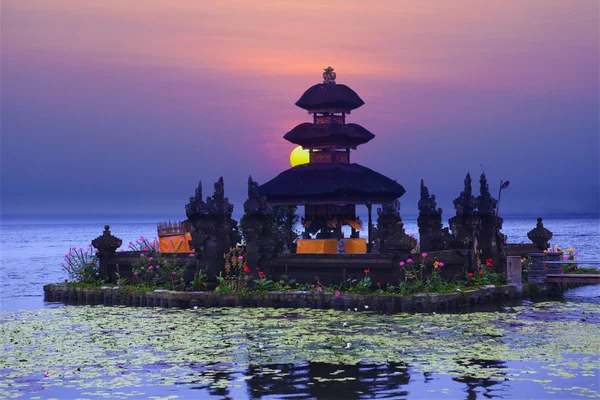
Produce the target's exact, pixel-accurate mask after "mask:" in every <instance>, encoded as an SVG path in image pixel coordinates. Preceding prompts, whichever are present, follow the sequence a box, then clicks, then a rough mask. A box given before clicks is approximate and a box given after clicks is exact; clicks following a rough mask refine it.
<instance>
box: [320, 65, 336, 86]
mask: <svg viewBox="0 0 600 400" xmlns="http://www.w3.org/2000/svg"><path fill="white" fill-rule="evenodd" d="M323 71H324V72H323V83H335V78H336V73H335V72H333V68H331V67H327V68H324V69H323Z"/></svg>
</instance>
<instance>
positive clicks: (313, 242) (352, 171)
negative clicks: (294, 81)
mask: <svg viewBox="0 0 600 400" xmlns="http://www.w3.org/2000/svg"><path fill="white" fill-rule="evenodd" d="M335 79H336V73H335V72H334V71H333V68H331V67H328V68H326V69H325V71H324V73H323V83H319V84H316V85H314V86H312V87H310V88H309V89H308V90H307V91H306V92H304V94H303V95H302V96H301V97H300V100H298V101H297V102H296V105H297V106H298V107H300V108H302V109H304V110H306V111H308V114H309V115H312V117H313V121H312V122H305V123H302V124H300V125H298V126H296V127H295V128H294V129H292V130H291V131H289V132H288V133H286V134H285V135H284V139H286V140H288V141H289V142H291V143H294V144H297V145H300V146H302V148H303V149H305V150H308V152H309V162H308V164H302V165H298V166H295V167H292V168H290V169H288V170H286V171H283V172H282V173H280V174H279V175H278V176H276V177H275V178H273V179H272V180H270V181H268V182H266V183H265V184H263V185H262V186H260V187H259V192H260V194H261V195H262V196H265V197H266V198H267V201H268V203H269V204H270V205H273V206H274V205H286V206H303V207H304V211H305V215H304V218H302V225H303V227H304V233H303V235H302V240H298V242H297V250H296V252H297V253H337V252H338V244H339V243H338V241H340V240H343V241H344V246H343V248H344V249H345V252H346V253H362V252H367V251H368V250H370V248H371V241H372V225H373V222H372V216H371V211H372V205H373V204H383V205H385V204H390V203H394V202H397V201H398V200H397V199H398V198H399V197H401V196H402V195H403V194H404V193H405V190H404V188H403V187H402V186H401V185H400V184H398V183H397V182H396V181H394V180H392V179H390V178H388V177H386V176H384V175H382V174H380V173H378V172H376V171H373V170H372V169H369V168H367V167H364V166H362V165H359V164H356V163H352V162H351V150H356V148H357V147H358V146H359V145H361V144H365V143H368V142H369V141H370V140H372V139H373V138H374V137H375V135H373V134H372V133H371V132H369V131H368V130H367V129H366V128H364V127H362V126H360V125H358V124H354V123H346V117H347V116H348V115H349V114H350V113H351V112H352V111H353V110H355V109H357V108H359V107H361V106H362V105H364V104H365V103H364V101H363V100H362V99H361V98H360V97H359V96H358V94H357V93H356V92H355V91H354V90H352V89H351V88H349V87H348V86H346V85H342V84H338V83H336V81H335ZM356 205H365V206H366V207H367V210H368V216H369V217H368V240H367V238H360V228H361V224H362V221H360V220H359V219H358V218H357V215H356ZM344 225H348V226H350V227H351V232H352V233H351V235H350V236H351V237H350V238H344V237H343V232H342V226H344ZM311 234H313V235H316V238H315V239H311Z"/></svg>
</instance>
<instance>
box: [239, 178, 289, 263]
mask: <svg viewBox="0 0 600 400" xmlns="http://www.w3.org/2000/svg"><path fill="white" fill-rule="evenodd" d="M242 230H243V233H244V239H245V240H246V254H247V260H248V265H249V266H250V267H255V268H256V267H258V268H261V269H263V270H264V269H265V268H266V267H267V266H268V262H269V261H270V260H271V259H273V258H274V257H275V256H276V255H277V254H279V253H280V252H282V251H283V250H284V243H285V240H283V238H280V237H279V235H278V233H277V228H276V225H275V215H274V213H273V209H272V208H271V206H270V205H269V203H268V202H267V198H266V197H264V196H260V193H259V192H258V183H256V182H254V181H253V180H252V177H251V176H250V177H248V200H246V202H245V203H244V216H243V217H242Z"/></svg>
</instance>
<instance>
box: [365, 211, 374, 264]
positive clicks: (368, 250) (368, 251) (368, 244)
mask: <svg viewBox="0 0 600 400" xmlns="http://www.w3.org/2000/svg"><path fill="white" fill-rule="evenodd" d="M365 205H366V206H367V210H369V226H368V228H367V235H368V236H369V238H368V240H367V253H370V252H371V245H372V242H371V240H372V237H371V229H372V226H373V219H372V217H371V208H372V204H371V203H370V202H367V203H365Z"/></svg>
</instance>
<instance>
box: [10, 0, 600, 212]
mask: <svg viewBox="0 0 600 400" xmlns="http://www.w3.org/2000/svg"><path fill="white" fill-rule="evenodd" d="M599 7H600V6H599V3H598V1H597V0H561V1H558V0H527V1H522V0H504V1H494V2H491V1H480V0H468V1H461V0H454V1H447V0H431V1H412V0H384V1H378V2H366V1H349V0H344V1H341V0H329V1H313V0H306V1H297V0H289V1H288V0H273V1H261V0H256V1H237V0H232V1H230V0H220V1H218V2H216V1H215V2H204V1H197V0H180V1H176V2H173V1H166V0H144V1H133V0H132V1H126V2H124V1H112V0H102V1H86V2H81V1H78V0H72V1H66V0H40V1H33V0H3V1H2V3H1V21H0V22H1V26H0V29H1V32H0V33H1V53H0V55H1V59H0V61H1V69H0V79H1V86H0V102H1V103H0V105H1V110H0V111H1V115H0V123H1V125H0V128H1V147H0V151H1V153H0V156H1V157H0V168H1V181H0V188H1V193H0V206H1V210H0V211H1V212H2V214H3V215H10V214H32V215H37V214H57V215H59V214H90V213H92V214H147V213H156V214H169V215H178V214H180V215H181V217H182V219H183V218H185V204H186V203H187V202H188V200H189V197H190V196H192V195H193V194H194V190H195V188H196V186H197V184H198V181H200V180H201V181H202V182H203V184H204V188H205V193H204V195H205V196H207V195H210V194H211V193H210V192H212V190H210V189H211V188H212V185H213V184H214V182H216V181H217V180H218V179H219V177H220V176H223V178H224V180H225V194H226V196H227V197H229V199H230V201H231V202H232V203H234V205H235V207H236V211H237V212H241V207H242V204H243V202H244V201H245V199H246V195H247V185H246V183H247V179H248V175H252V177H253V179H254V180H256V181H258V182H259V183H260V184H262V183H264V182H266V181H268V180H270V179H272V178H274V177H275V176H276V175H277V174H279V173H280V172H282V171H283V170H285V169H287V168H289V167H290V165H289V154H290V152H291V151H292V150H293V148H294V145H293V144H291V143H289V142H287V141H285V140H284V139H283V135H284V134H285V133H287V132H288V131H289V130H291V129H292V128H293V127H294V126H296V125H297V124H299V123H302V122H308V121H310V118H309V115H308V114H307V113H306V111H304V110H302V109H300V108H298V107H296V106H295V105H294V103H295V102H296V101H297V100H298V99H299V98H300V96H301V95H302V93H303V92H304V91H305V90H306V89H308V88H309V87H310V86H312V85H314V84H316V83H320V82H322V71H323V68H325V67H327V66H329V65H331V66H332V67H333V68H335V71H336V73H337V82H338V83H343V84H346V85H348V86H350V87H351V88H352V89H354V90H355V91H356V92H357V93H358V94H359V95H360V96H361V98H362V99H363V100H364V101H365V105H364V106H363V107H361V108H360V109H357V110H355V111H353V112H352V114H351V115H350V116H348V118H347V121H348V122H355V123H358V124H361V125H362V126H364V127H366V128H367V129H369V130H370V131H371V132H373V133H374V134H375V135H376V137H375V139H373V140H372V141H371V142H370V143H368V144H366V145H363V146H360V147H359V148H358V149H357V150H356V151H354V152H353V153H352V159H353V162H357V163H359V164H362V165H365V166H367V167H369V168H371V169H374V170H376V171H378V172H380V173H382V174H384V175H387V176H389V177H390V178H392V179H395V180H396V181H398V182H399V183H400V184H402V185H403V186H404V188H405V189H406V194H405V195H404V196H403V197H402V198H401V199H400V200H401V203H402V209H401V213H402V214H403V215H410V214H415V213H416V212H417V201H418V198H419V182H420V179H421V178H423V179H424V180H425V183H426V185H427V186H428V187H429V190H430V192H431V193H433V194H435V195H436V198H437V200H438V203H439V205H440V206H441V207H442V208H443V209H444V218H445V219H447V218H449V217H451V216H452V215H453V214H454V209H453V206H452V200H453V199H454V198H456V197H457V196H458V195H459V193H460V191H461V190H462V189H463V180H464V177H465V174H466V173H467V172H469V171H470V172H471V174H472V175H473V178H474V181H475V183H476V185H475V187H474V191H475V192H478V190H479V187H478V184H477V181H478V178H479V174H480V173H481V170H482V166H483V168H484V169H485V172H486V175H487V177H488V179H489V183H490V190H491V191H492V193H493V194H494V195H495V196H497V192H498V187H499V184H500V180H501V179H503V180H509V181H510V182H511V183H510V186H509V187H508V188H507V189H506V190H505V191H503V192H502V200H501V213H502V214H506V215H540V216H542V215H548V214H598V213H599V212H600V155H599V154H600V139H599V137H600V116H599V109H600V100H599V93H600V87H599V85H600V83H599V68H600V65H599V59H600V45H599V40H600V39H599V37H600V32H599V17H598V15H599V12H600V10H599Z"/></svg>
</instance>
